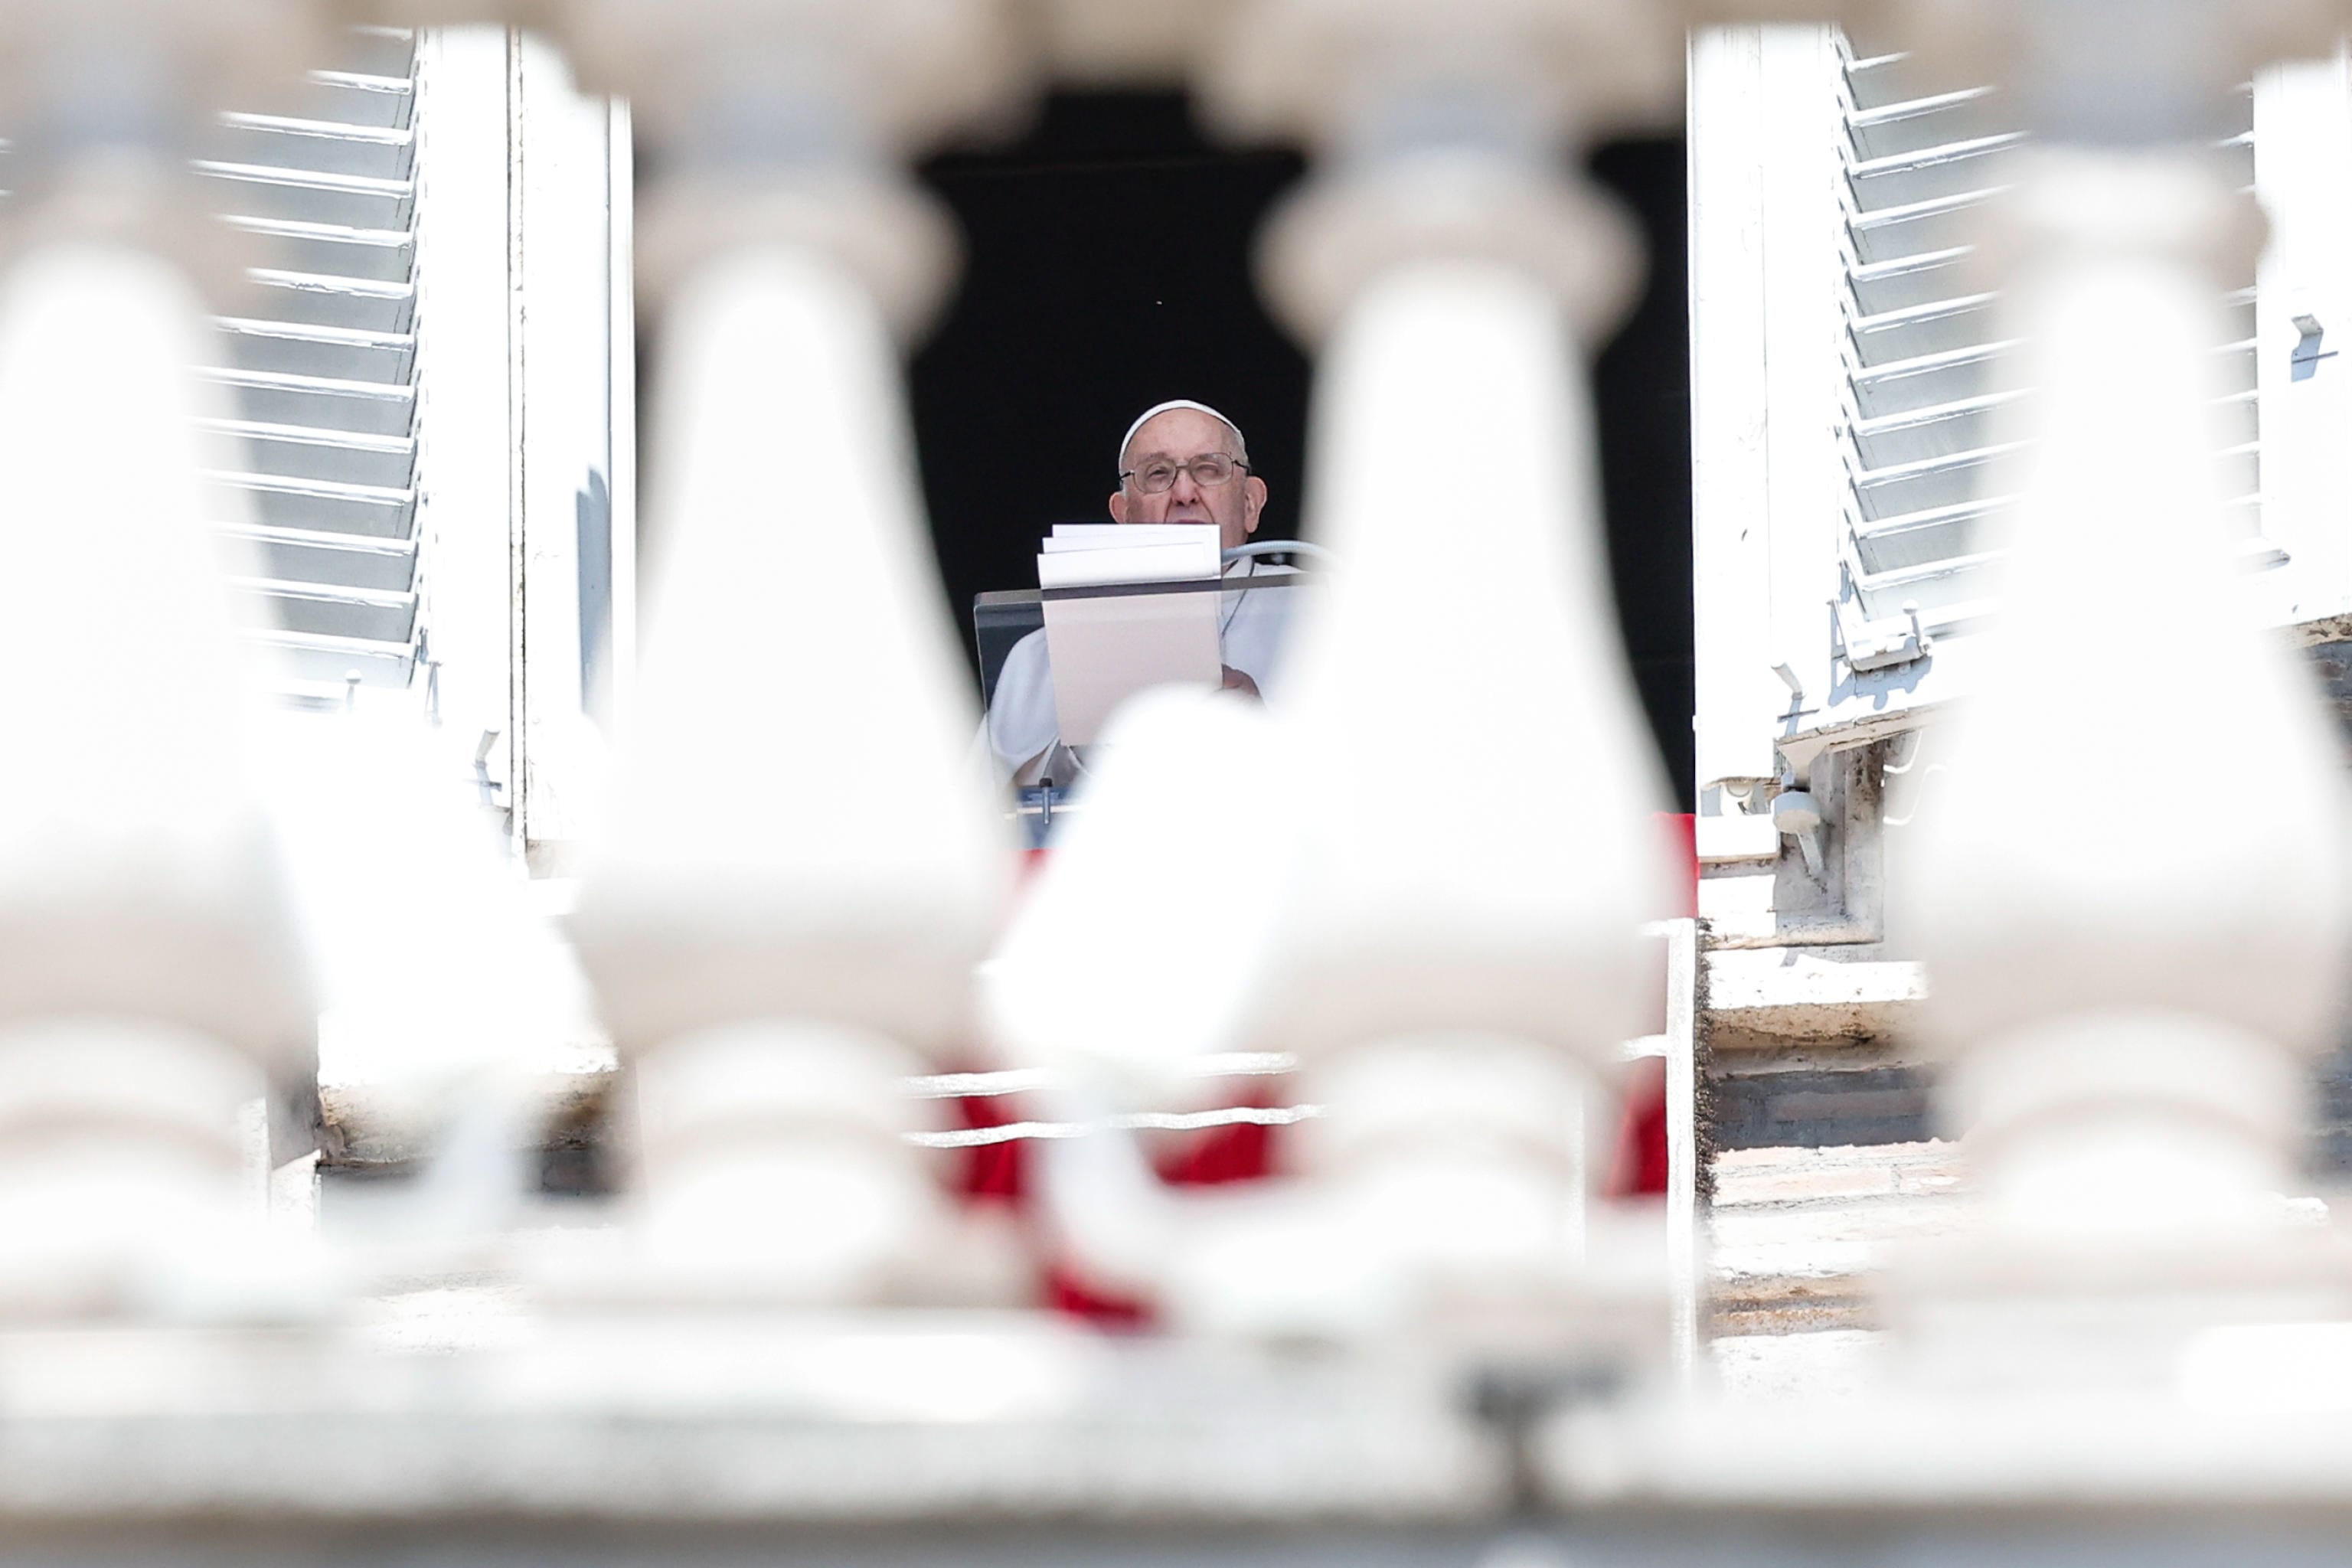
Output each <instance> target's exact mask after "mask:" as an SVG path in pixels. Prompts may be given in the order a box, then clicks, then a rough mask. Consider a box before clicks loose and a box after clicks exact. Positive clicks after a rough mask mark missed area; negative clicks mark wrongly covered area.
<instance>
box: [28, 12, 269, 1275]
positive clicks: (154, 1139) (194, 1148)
mask: <svg viewBox="0 0 2352 1568" xmlns="http://www.w3.org/2000/svg"><path fill="white" fill-rule="evenodd" d="M307 21H308V17H307V15H306V12H305V9H304V8H303V7H302V6H300V5H284V4H273V3H255V4H246V5H231V6H217V5H212V4H210V3H209V0H206V3H205V4H201V5H199V4H171V3H161V0H159V3H150V4H84V3H81V0H75V3H72V4H58V5H12V6H10V7H8V8H7V10H6V12H5V16H0V128H5V134H6V135H7V136H8V137H9V138H10V141H11V142H12V144H13V147H14V155H13V157H12V158H11V160H10V169H9V179H10V184H12V186H13V187H14V188H15V194H14V195H11V197H10V201H9V216H8V225H7V228H6V231H5V244H6V246H7V253H6V261H5V272H0V684H5V696H0V705H4V706H5V709H6V710H7V712H8V713H9V715H10V718H11V721H12V723H13V725H14V731H15V736H16V748H15V750H16V761H15V763H14V765H12V766H10V767H9V768H7V769H5V771H0V1306H5V1309H7V1310H58V1309H63V1310H107V1309H121V1308H125V1307H129V1308H131V1309H134V1310H135V1309H142V1308H145V1309H155V1310H204V1309H206V1308H218V1307H221V1306H224V1305H226V1300H225V1299H224V1298H222V1297H221V1296H219V1295H218V1294H217V1292H218V1291H221V1290H227V1291H230V1292H232V1293H233V1294H234V1293H239V1292H242V1291H243V1290H244V1289H247V1287H248V1286H249V1285H250V1284H251V1283H252V1282H253V1279H255V1278H256V1277H255V1276H254V1275H253V1274H251V1273H250V1272H249V1271H248V1270H247V1265H249V1264H251V1263H253V1262H254V1261H256V1254H255V1253H254V1250H253V1249H254V1248H255V1247H257V1245H258V1244H259V1239H260V1237H259V1233H258V1232H257V1228H256V1227H255V1226H253V1225H252V1218H253V1212H252V1211H253V1201H252V1194H250V1192H249V1191H248V1190H247V1182H246V1178H245V1175H244V1173H243V1170H242V1163H243V1149H242V1146H241V1140H240V1137H239V1133H238V1116H239V1108H240V1106H241V1105H243V1104H245V1103H247V1102H248V1101H250V1100H254V1099H257V1098H258V1097H260V1096H262V1095H263V1094H264V1093H265V1090H266V1089H267V1087H268V1079H271V1078H273V1077H274V1078H276V1079H278V1081H279V1082H280V1083H281V1084H294V1085H300V1084H301V1083H302V1080H304V1079H307V1075H308V1074H309V1072H310V1058H311V1053H312V1050H313V1026H314V1019H313V1016H312V1013H311V1009H310V1005H309V1001H308V997H307V994H306V981H305V979H304V974H303V967H302V964H301V963H300V962H299V958H298V954H297V952H296V948H295V942H294V934H293V926H292V921H291V920H290V918H289V914H288V912H287V904H286V902H285V898H284V892H283V888H282V884H281V880H280V878H279V876H278V862H277V859H276V856H275V851H274V848H273V847H272V843H271V839H270V835H269V831H268V824H267V821H266V818H265V816H264V813H263V811H262V810H261V808H260V806H259V805H258V798H259V797H258V795H257V792H256V789H255V786H254V783H253V778H252V774H251V773H250V771H249V769H250V763H249V755H250V753H249V750H248V742H249V741H250V739H251V733H252V731H251V718H252V713H251V710H250V708H249V706H248V705H249V703H250V702H251V700H252V694H253V693H254V691H255V690H256V689H257V687H256V685H255V683H254V682H253V681H252V680H251V679H249V677H248V672H247V668H246V656H245V654H244V653H243V651H242V649H241V648H240V646H239V644H238V642H237V640H236V634H235V633H234V631H233V630H232V618H231V614H230V606H229V604H228V599H227V591H226V584H225V583H224V570H225V568H228V567H231V563H228V562H226V561H225V560H224V558H223V552H224V551H226V550H227V549H228V548H229V547H228V546H227V544H226V542H224V541H223V540H222V538H221V537H220V535H219V533H218V531H217V527H216V525H218V524H221V523H225V522H231V521H236V507H237V506H238V504H239V500H238V498H236V496H234V495H232V494H230V493H228V492H226V490H225V489H215V488H214V487H213V486H211V485H210V484H208V483H207V482H206V473H207V471H208V470H212V469H218V468H231V467H236V466H238V465H235V464H231V463H228V462H225V461H223V460H221V455H220V454H218V453H216V452H213V451H210V450H208V449H207V448H206V447H205V446H204V445H203V439H204V438H203V437H200V435H199V429H198V424H197V421H198V418H199V416H203V415H205V414H217V413H221V412H224V411H223V410H219V409H214V408H210V407H208V406H206V405H205V401H206V399H207V397H208V396H209V395H210V394H209V393H208V391H207V390H206V389H205V386H204V385H203V384H200V382H199V381H198V378H197V375H196V371H197V368H198V367H199V366H204V365H210V364H216V363H222V362H221V359H220V355H219V351H218V350H217V349H216V348H215V346H214V345H212V344H211V343H210V342H208V334H209V328H208V326H207V323H206V316H205V300H204V298H203V295H202V293H201V292H200V285H203V284H214V285H225V284H226V282H227V281H228V279H229V277H230V275H231V263H232V261H233V256H232V255H231V254H230V253H228V252H227V250H226V247H227V245H228V243H229V241H228V237H227V235H226V231H225V230H224V229H223V228H222V227H221V226H219V225H218V224H217V222H216V221H215V220H214V219H212V218H211V217H209V216H205V215H204V214H202V213H201V211H200V209H199V206H198V204H197V202H196V200H195V199H194V196H193V195H192V191H191V184H192V182H191V181H190V179H189V177H188V174H187V171H186V163H185V160H186V158H187V155H188V152H189V147H190V145H191V142H192V141H193V139H194V136H195V135H196V134H197V133H198V132H200V130H201V129H202V128H203V126H204V125H205V121H206V120H207V119H208V118H209V113H208V111H209V110H210V108H211V107H212V106H213V105H215V104H217V103H221V102H226V101H239V102H253V101H257V100H263V99H265V98H266V96H267V95H268V92H269V91H270V90H272V89H275V88H277V87H278V86H281V85H289V84H291V83H292V82H293V81H294V80H295V79H296V78H295V72H294V68H293V65H292V62H293V61H294V60H298V59H299V58H302V56H303V55H304V54H305V52H306V46H307V44H308V43H309V40H310V33H309V30H308V27H307V26H306V24H307ZM231 569H235V568H231ZM238 574H240V575H246V574H250V573H249V569H238ZM301 1133H302V1136H303V1137H304V1138H305V1139H307V1135H308V1129H307V1127H306V1128H303V1129H302V1130H301Z"/></svg>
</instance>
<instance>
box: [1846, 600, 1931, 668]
mask: <svg viewBox="0 0 2352 1568" xmlns="http://www.w3.org/2000/svg"><path fill="white" fill-rule="evenodd" d="M1830 615H1831V616H1832V619H1833V620H1834V621H1835V622H1836V625H1837V637H1838V650H1837V651H1838V657H1839V658H1843V659H1844V660H1845V662H1846V664H1847V666H1848V668H1852V669H1853V671H1854V673H1855V674H1857V675H1860V674H1864V673H1867V672H1868V671H1870V670H1874V669H1887V668H1893V667H1894V666H1895V665H1898V664H1911V663H1914V662H1916V661H1917V660H1919V659H1923V658H1927V655H1928V653H1929V652H1930V651H1932V650H1933V649H1934V647H1935V646H1936V639H1935V638H1934V637H1929V636H1928V635H1927V632H1926V631H1924V630H1922V629H1921V627H1920V626H1919V606H1918V605H1916V604H1915V603H1913V602H1912V601H1910V600H1908V599H1906V600H1905V601H1904V602H1903V619H1902V620H1900V621H1864V620H1862V619H1861V618H1859V617H1858V616H1856V615H1855V614H1854V613H1853V601H1851V600H1850V599H1848V598H1847V597H1846V596H1845V595H1842V594H1841V595H1838V596H1837V597H1836V598H1833V599H1832V600H1831V601H1830Z"/></svg>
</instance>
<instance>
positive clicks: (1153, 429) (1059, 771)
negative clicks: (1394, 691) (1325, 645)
mask: <svg viewBox="0 0 2352 1568" xmlns="http://www.w3.org/2000/svg"><path fill="white" fill-rule="evenodd" d="M1118 479H1119V485H1118V489H1116V490H1114V491H1113V492H1111V498H1110V515H1111V521H1114V522H1213V523H1215V524H1216V525H1217V531H1218V542H1219V544H1220V545H1222V546H1223V549H1224V550H1225V552H1226V553H1227V559H1226V561H1225V563H1224V575H1225V580H1226V582H1227V583H1229V584H1234V585H1235V586H1234V587H1233V588H1232V589H1230V590H1229V591H1227V592H1224V593H1222V594H1220V595H1218V600H1219V604H1218V611H1217V616H1218V628H1219V629H1218V636H1219V641H1220V644H1221V646H1222V647H1223V663H1224V683H1225V685H1226V686H1227V687H1228V688H1229V689H1234V690H1237V691H1242V692H1245V693H1247V694H1249V695H1251V696H1261V695H1263V694H1264V693H1265V692H1266V691H1267V690H1268V689H1270V687H1269V685H1268V682H1269V681H1270V680H1271V679H1272V678H1273V675H1274V670H1275V663H1276V658H1278V656H1279V655H1280V652H1281V646H1282V637H1283V632H1284V630H1285V626H1286V622H1287V619H1288V610H1289V605H1288V601H1289V599H1290V598H1291V595H1289V594H1286V593H1267V592H1263V591H1259V592H1247V591H1244V590H1243V589H1242V588H1241V587H1240V586H1239V584H1244V583H1247V582H1249V581H1251V580H1252V579H1254V578H1263V577H1266V576H1271V575H1278V574H1287V573H1289V572H1291V571H1293V570H1294V569H1293V568H1291V567H1288V566H1277V565H1273V564H1270V563H1262V562H1260V561H1258V560H1257V559H1256V558H1255V557H1254V556H1249V555H1236V554H1234V553H1233V552H1235V551H1237V550H1239V549H1240V548H1241V547H1242V546H1243V545H1244V544H1246V543H1248V542H1249V538H1250V535H1251V534H1253V533H1255V532H1256V531H1257V522H1258V514H1259V512H1260V511H1262V510H1264V509H1265V480H1264V479H1259V478H1258V477H1257V476H1256V475H1255V474H1254V473H1252V472H1250V466H1249V447H1248V444H1247V443H1246V442H1244V440H1243V439H1242V433H1241V429H1240V427H1239V426H1236V425H1234V422H1233V421H1232V420H1230V419H1228V418H1226V417H1225V416H1223V415H1222V414H1220V413H1218V412H1217V411H1216V410H1215V409H1213V408H1211V407H1210V406H1209V405H1206V404H1204V403H1195V402H1192V400H1191V399H1189V398H1177V399H1174V400H1172V401H1171V402H1167V403H1162V404H1159V405H1155V406H1153V407H1150V408H1147V409H1145V410H1144V411H1143V413H1142V415H1141V416H1139V418H1138V419H1137V420H1136V421H1135V423H1134V424H1132V425H1130V426H1128V428H1127V436H1126V438H1125V439H1123V440H1122V441H1120V443H1119V447H1118ZM983 732H984V734H985V737H986V741H987V744H988V749H989V751H990V752H992V754H993V755H994V757H995V759H996V763H997V766H998V768H999V770H1000V771H1001V772H1002V773H1003V774H1004V775H1006V776H1007V777H1010V778H1011V779H1012V780H1013V783H1015V784H1042V783H1047V782H1051V783H1055V784H1068V783H1070V782H1072V780H1073V778H1074V777H1075V776H1076V773H1077V771H1078V770H1077V768H1076V765H1075V761H1074V759H1073V758H1072V756H1071V753H1070V751H1069V749H1068V748H1067V747H1066V746H1064V745H1063V744H1062V743H1061V734H1060V731H1059V729H1058V727H1057V725H1056V722H1055V716H1054V678H1053V668H1052V665H1051V664H1050V662H1049V661H1048V659H1047V657H1046V652H1045V633H1044V632H1042V631H1038V632H1032V633H1030V634H1029V635H1028V636H1027V637H1024V638H1022V639H1021V640H1020V641H1019V642H1018V643H1016V644H1014V645H1013V650H1012V652H1011V653H1009V654H1007V655H1006V656H1005V659H1004V668H1003V671H1002V672H1001V673H1000V674H999V675H998V676H997V680H996V691H995V695H994V697H993V698H992V700H991V701H990V703H989V705H988V718H987V721H986V723H985V725H984V726H983Z"/></svg>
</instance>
